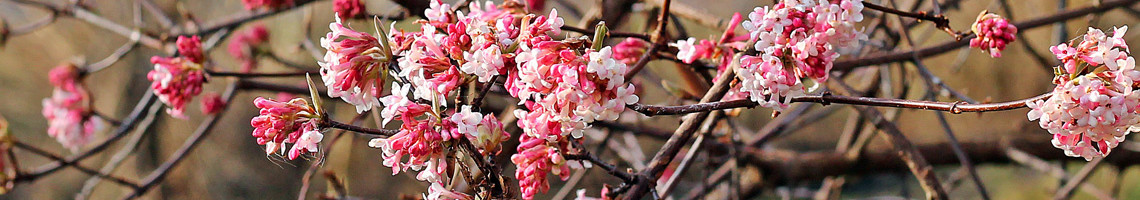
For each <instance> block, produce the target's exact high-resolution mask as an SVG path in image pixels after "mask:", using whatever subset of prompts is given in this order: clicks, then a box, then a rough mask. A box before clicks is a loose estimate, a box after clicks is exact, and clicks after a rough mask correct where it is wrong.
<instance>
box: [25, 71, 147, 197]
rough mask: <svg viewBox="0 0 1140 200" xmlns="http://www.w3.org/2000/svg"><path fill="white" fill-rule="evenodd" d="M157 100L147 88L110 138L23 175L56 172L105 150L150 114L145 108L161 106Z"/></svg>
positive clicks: (41, 174) (40, 174)
mask: <svg viewBox="0 0 1140 200" xmlns="http://www.w3.org/2000/svg"><path fill="white" fill-rule="evenodd" d="M157 100H158V98H156V96H154V91H152V90H147V92H146V94H144V95H143V97H142V98H141V99H139V102H138V103H137V104H135V108H134V110H132V111H131V114H129V115H127V118H125V119H124V120H123V123H122V124H121V125H119V126H118V127H117V129H115V132H114V134H112V135H111V137H110V138H107V140H104V141H102V142H99V143H96V144H97V145H95V146H94V147H91V149H88V150H87V151H84V152H81V153H78V154H75V155H72V156H68V157H67V158H66V159H63V160H58V161H54V162H51V163H48V164H44V165H41V166H39V167H36V168H35V170H32V171H31V172H29V173H27V174H24V175H25V176H33V177H35V176H43V175H45V174H50V173H53V172H56V171H58V170H60V169H63V167H64V166H72V165H74V163H78V162H79V161H82V160H84V159H87V158H89V157H91V156H92V155H95V154H96V153H99V152H102V151H103V150H106V149H107V148H108V147H110V146H111V143H114V142H115V141H118V140H119V139H122V138H123V137H124V136H126V135H127V134H126V133H127V132H128V131H130V130H132V129H133V128H134V127H135V125H136V124H137V123H138V122H139V120H140V119H142V118H144V117H145V116H144V115H145V114H150V112H147V111H148V110H149V109H147V108H149V107H151V106H152V105H153V106H162V104H161V103H158V102H157Z"/></svg>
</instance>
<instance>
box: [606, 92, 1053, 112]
mask: <svg viewBox="0 0 1140 200" xmlns="http://www.w3.org/2000/svg"><path fill="white" fill-rule="evenodd" d="M1050 96H1052V94H1042V95H1038V96H1036V97H1032V98H1028V99H1022V100H1016V101H1010V102H1002V103H985V104H966V103H963V102H933V101H916V100H907V99H890V98H876V97H851V96H841V95H830V94H823V95H810V96H800V97H792V99H791V102H805V103H819V104H822V105H830V104H833V103H834V104H849V105H862V106H878V107H896V108H911V109H922V110H934V111H944V112H950V113H952V114H959V113H963V112H989V111H1004V110H1013V109H1018V108H1024V107H1025V102H1029V101H1036V100H1043V99H1047V98H1049V97H1050ZM759 105H760V104H759V103H756V102H753V101H752V100H749V99H740V100H730V101H718V102H710V103H698V104H691V105H683V106H656V105H644V104H632V105H629V106H626V107H628V108H630V109H632V110H634V111H637V112H640V113H641V114H644V115H646V116H655V115H681V114H688V113H696V112H707V111H712V110H723V109H732V108H746V107H747V108H751V107H756V106H759Z"/></svg>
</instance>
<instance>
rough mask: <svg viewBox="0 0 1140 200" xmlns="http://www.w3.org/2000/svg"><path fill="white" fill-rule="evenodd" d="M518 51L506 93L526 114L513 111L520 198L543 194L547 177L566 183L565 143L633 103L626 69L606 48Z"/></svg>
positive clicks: (537, 46) (544, 45)
mask: <svg viewBox="0 0 1140 200" xmlns="http://www.w3.org/2000/svg"><path fill="white" fill-rule="evenodd" d="M533 41H534V40H533V39H532V44H523V45H520V46H521V47H520V49H519V52H518V53H517V54H516V55H515V63H518V67H517V69H512V70H510V71H509V73H508V77H509V78H508V79H507V82H506V83H505V86H506V87H507V91H508V92H509V93H510V94H511V95H512V96H514V97H517V98H519V99H520V102H519V104H522V105H525V107H526V109H527V110H529V111H525V110H516V111H515V116H516V117H517V118H519V119H518V125H519V127H520V128H522V129H523V133H524V134H525V135H523V136H521V137H520V143H522V144H520V145H519V146H518V148H517V149H518V152H519V153H518V154H515V155H514V156H511V161H512V162H514V163H515V165H517V166H518V168H519V170H518V171H516V172H515V176H516V177H517V178H518V179H519V182H520V185H521V186H522V189H523V198H524V199H531V198H533V196H534V195H535V194H536V193H539V192H545V191H546V190H547V189H548V187H549V186H547V183H546V182H547V181H546V173H554V174H555V175H558V176H560V177H561V178H563V179H565V178H566V177H567V176H568V175H569V174H568V173H569V172H568V168H567V166H566V165H564V164H565V159H564V158H562V156H561V152H565V151H566V150H567V149H569V148H570V145H569V141H570V140H572V139H578V138H580V137H581V136H582V131H583V130H584V129H585V128H586V127H587V126H588V125H589V123H591V122H594V121H597V120H614V119H617V117H618V114H620V113H621V112H623V111H624V110H625V106H626V105H629V104H633V103H637V101H638V97H637V95H635V94H634V86H633V85H632V84H628V83H626V82H625V77H624V76H625V74H626V72H627V71H628V70H629V67H628V66H626V64H625V63H622V62H620V61H618V60H616V59H614V56H613V51H612V50H611V48H610V47H602V48H601V49H597V50H595V49H588V48H587V49H583V48H584V47H576V46H575V45H574V44H573V43H571V42H569V41H554V40H549V39H546V41H540V42H533Z"/></svg>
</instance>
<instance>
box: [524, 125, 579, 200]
mask: <svg viewBox="0 0 1140 200" xmlns="http://www.w3.org/2000/svg"><path fill="white" fill-rule="evenodd" d="M546 141H547V140H544V139H541V138H535V137H532V136H530V135H523V136H521V137H520V138H519V142H520V144H519V146H518V152H519V153H518V154H515V155H512V156H511V162H513V163H515V165H516V166H518V169H516V170H515V178H518V179H519V187H520V188H521V190H522V198H523V199H534V195H535V194H538V193H543V192H546V191H547V190H549V189H550V185H548V184H547V180H546V174H547V173H554V174H555V175H558V176H559V177H560V178H562V179H563V180H566V179H567V178H569V177H570V168H569V167H568V166H566V165H565V164H566V159H565V158H563V157H562V155H561V154H559V150H558V149H557V148H555V147H552V146H548V145H547V144H546Z"/></svg>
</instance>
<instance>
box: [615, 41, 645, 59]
mask: <svg viewBox="0 0 1140 200" xmlns="http://www.w3.org/2000/svg"><path fill="white" fill-rule="evenodd" d="M613 49H614V59H616V60H618V61H621V63H625V64H626V65H632V64H634V63H637V60H638V59H641V54H645V51H646V50H649V42H648V41H645V40H642V39H639V38H635V37H627V38H625V40H622V41H621V43H618V44H617V45H614V47H613Z"/></svg>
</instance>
